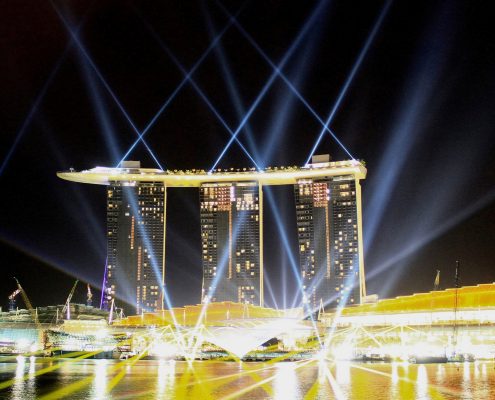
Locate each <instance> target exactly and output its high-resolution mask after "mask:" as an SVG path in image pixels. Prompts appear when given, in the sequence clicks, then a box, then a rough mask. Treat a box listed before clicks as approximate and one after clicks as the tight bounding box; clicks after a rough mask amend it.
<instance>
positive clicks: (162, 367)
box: [156, 360, 175, 398]
mask: <svg viewBox="0 0 495 400" xmlns="http://www.w3.org/2000/svg"><path fill="white" fill-rule="evenodd" d="M174 383H175V361H174V360H169V361H167V360H159V362H158V371H157V377H156V388H157V394H158V396H159V397H163V398H170V397H171V395H172V393H173V391H174Z"/></svg>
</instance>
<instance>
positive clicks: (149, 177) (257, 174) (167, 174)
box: [57, 160, 367, 187]
mask: <svg viewBox="0 0 495 400" xmlns="http://www.w3.org/2000/svg"><path fill="white" fill-rule="evenodd" d="M366 172H367V171H366V168H365V167H364V165H363V163H362V162H360V161H358V160H346V161H333V162H326V163H318V164H307V165H306V166H304V167H268V168H266V169H264V170H261V171H259V170H256V169H254V168H251V169H250V168H242V169H235V168H230V169H217V170H214V171H211V172H207V171H205V170H196V169H192V170H166V171H162V170H160V169H152V168H107V167H96V168H93V169H90V170H85V171H79V172H77V171H64V172H57V176H58V177H59V178H61V179H65V180H68V181H72V182H80V183H91V184H96V185H108V184H110V182H116V181H117V182H128V183H130V184H132V183H136V182H163V183H164V184H165V185H166V186H169V187H199V186H200V185H201V184H203V183H221V182H253V181H255V182H259V184H260V185H291V184H295V183H296V182H297V181H299V180H304V179H317V178H318V179H321V178H326V177H335V176H346V175H351V176H353V177H354V178H356V179H364V178H365V177H366Z"/></svg>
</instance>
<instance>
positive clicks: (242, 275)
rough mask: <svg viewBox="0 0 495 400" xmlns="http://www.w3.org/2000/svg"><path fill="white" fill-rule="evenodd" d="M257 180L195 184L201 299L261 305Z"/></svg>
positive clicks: (259, 197) (259, 211)
mask: <svg viewBox="0 0 495 400" xmlns="http://www.w3.org/2000/svg"><path fill="white" fill-rule="evenodd" d="M261 196H262V195H261V187H260V186H259V185H258V183H257V182H237V183H232V182H227V183H208V184H202V185H201V187H200V207H201V246H202V260H203V293H202V301H205V299H208V300H209V301H234V302H239V303H249V304H262V302H263V265H262V254H261V253H262V251H261V250H262V198H261Z"/></svg>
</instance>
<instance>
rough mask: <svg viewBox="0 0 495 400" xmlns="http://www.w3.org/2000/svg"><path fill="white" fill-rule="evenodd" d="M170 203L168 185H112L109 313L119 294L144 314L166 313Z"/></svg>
mask: <svg viewBox="0 0 495 400" xmlns="http://www.w3.org/2000/svg"><path fill="white" fill-rule="evenodd" d="M125 166H126V167H134V168H136V167H137V168H139V163H138V164H132V163H130V164H127V165H125ZM165 202H166V193H165V188H164V185H163V183H162V182H138V183H135V182H123V181H111V182H109V186H108V189H107V266H106V270H105V279H104V295H103V306H104V308H105V309H107V310H109V309H110V308H111V305H112V302H113V301H114V300H115V296H116V295H117V296H119V297H122V298H124V299H125V300H127V301H128V302H129V303H131V304H135V312H136V313H138V314H139V313H141V312H142V311H155V310H160V309H162V308H163V296H162V290H161V288H162V287H163V285H164V276H165V245H164V238H165Z"/></svg>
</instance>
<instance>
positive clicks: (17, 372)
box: [0, 357, 495, 400]
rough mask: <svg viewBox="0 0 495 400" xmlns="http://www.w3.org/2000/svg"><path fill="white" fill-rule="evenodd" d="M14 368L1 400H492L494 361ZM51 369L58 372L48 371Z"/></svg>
mask: <svg viewBox="0 0 495 400" xmlns="http://www.w3.org/2000/svg"><path fill="white" fill-rule="evenodd" d="M12 361H13V360H12ZM12 361H11V362H5V363H1V362H0V381H2V382H11V384H10V385H9V386H8V388H6V389H5V390H4V391H0V398H8V399H14V400H16V399H19V400H21V399H22V400H27V399H36V398H37V397H39V396H42V395H45V394H49V393H51V392H52V391H56V390H59V389H61V388H65V387H67V386H71V387H77V390H76V392H74V393H71V395H70V398H77V399H107V398H115V399H121V398H122V399H123V398H163V399H172V398H174V399H187V398H198V399H202V398H206V397H210V398H214V399H215V398H224V397H225V398H231V399H235V398H239V396H240V398H245V399H251V400H257V399H259V398H270V399H279V400H281V399H283V400H290V399H304V398H319V399H334V398H345V399H363V398H369V399H384V400H387V399H390V400H395V399H429V398H430V397H431V398H434V397H435V396H436V395H439V396H440V398H441V396H445V397H446V398H470V399H489V398H495V372H494V366H495V365H494V363H493V362H476V363H465V364H422V365H416V364H411V365H408V364H404V363H390V364H383V363H379V364H359V363H352V362H338V363H336V364H333V363H323V362H318V361H314V362H304V363H302V364H301V363H292V362H283V363H278V364H272V365H267V364H264V363H233V362H218V361H216V362H208V361H203V362H192V363H191V365H189V364H188V363H187V362H181V361H177V362H175V361H168V360H149V361H146V360H143V361H139V362H137V363H136V364H134V365H126V366H125V367H124V368H122V369H120V368H119V361H117V360H79V361H77V360H71V361H69V360H65V361H59V362H57V361H53V362H44V361H43V359H35V358H25V357H18V359H17V360H15V361H16V362H12ZM59 363H60V364H62V365H60V364H59ZM51 365H53V366H54V367H57V366H58V365H60V368H57V369H56V370H53V369H50V371H46V369H47V367H50V366H51ZM128 370H129V371H128ZM117 371H122V372H126V374H125V378H124V379H122V380H119V381H118V382H115V383H116V385H115V387H113V385H111V384H110V382H111V380H112V378H113V377H115V376H117V375H118V372H117ZM183 378H185V379H183ZM74 384H75V386H74ZM79 384H80V385H79ZM110 388H111V390H110ZM198 396H199V397H198ZM236 396H237V397H236Z"/></svg>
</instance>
